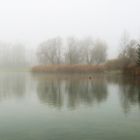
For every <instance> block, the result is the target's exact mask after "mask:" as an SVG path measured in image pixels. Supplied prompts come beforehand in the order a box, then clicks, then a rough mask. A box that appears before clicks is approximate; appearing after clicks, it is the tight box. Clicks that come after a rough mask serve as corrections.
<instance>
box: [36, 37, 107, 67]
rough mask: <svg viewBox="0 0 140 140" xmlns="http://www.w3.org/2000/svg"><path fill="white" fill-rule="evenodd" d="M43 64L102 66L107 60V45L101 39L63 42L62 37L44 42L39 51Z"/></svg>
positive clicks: (38, 55) (73, 39)
mask: <svg viewBox="0 0 140 140" xmlns="http://www.w3.org/2000/svg"><path fill="white" fill-rule="evenodd" d="M37 57H38V60H39V63H41V64H45V65H47V64H101V63H104V62H105V61H106V59H107V43H106V42H105V41H103V40H101V39H98V40H93V39H92V38H84V39H77V38H74V37H71V38H68V39H66V40H63V39H62V38H60V37H56V38H52V39H48V40H46V41H44V42H42V43H41V44H40V45H39V47H38V50H37Z"/></svg>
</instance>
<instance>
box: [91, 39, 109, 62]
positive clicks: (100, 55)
mask: <svg viewBox="0 0 140 140" xmlns="http://www.w3.org/2000/svg"><path fill="white" fill-rule="evenodd" d="M106 58H107V44H106V43H105V42H104V41H102V40H96V41H95V44H94V48H93V49H92V50H91V62H92V64H101V63H104V62H105V61H106Z"/></svg>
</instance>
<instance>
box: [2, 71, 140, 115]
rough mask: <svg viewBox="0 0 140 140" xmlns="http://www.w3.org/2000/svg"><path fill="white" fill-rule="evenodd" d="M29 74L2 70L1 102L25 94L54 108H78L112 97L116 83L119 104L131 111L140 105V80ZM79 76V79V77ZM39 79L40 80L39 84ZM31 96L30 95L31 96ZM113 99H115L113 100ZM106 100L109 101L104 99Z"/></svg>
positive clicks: (21, 96) (126, 110) (125, 110)
mask: <svg viewBox="0 0 140 140" xmlns="http://www.w3.org/2000/svg"><path fill="white" fill-rule="evenodd" d="M29 77H30V74H29V73H15V72H13V73H12V72H11V73H8V72H7V73H1V74H0V101H2V100H6V99H10V98H18V99H19V98H20V99H22V98H23V97H25V94H26V95H27V94H29V93H30V94H31V93H32V94H31V95H33V99H34V98H35V97H36V96H34V95H37V98H38V99H39V101H41V103H46V104H48V105H51V106H53V107H57V108H62V107H64V106H65V107H68V108H72V109H74V108H76V107H78V106H80V105H89V106H90V105H93V103H95V104H97V103H102V102H103V101H106V99H107V97H108V96H109V97H108V98H112V96H110V95H111V93H109V91H108V90H107V89H108V88H110V86H111V85H112V84H113V85H116V86H115V89H114V90H115V91H114V92H115V93H116V94H117V95H119V97H120V98H119V99H117V100H118V101H119V103H121V107H122V108H123V110H124V112H125V113H127V112H129V111H130V109H131V108H132V107H135V106H140V86H139V85H140V80H139V79H137V80H136V79H131V78H129V79H128V78H123V77H112V76H111V77H109V76H108V77H104V76H100V77H98V76H94V77H93V78H92V79H88V78H87V77H86V76H85V77H86V78H85V77H81V76H79V75H78V76H77V77H76V76H67V77H64V78H63V76H60V77H61V78H60V77H59V78H58V77H57V76H52V77H53V78H52V77H51V78H50V77H49V76H43V78H42V77H41V76H40V75H39V76H37V79H38V80H35V77H30V78H29ZM75 77H76V78H75ZM36 82H37V83H36ZM27 97H28V96H27ZM111 100H112V99H111ZM104 103H105V102H104Z"/></svg>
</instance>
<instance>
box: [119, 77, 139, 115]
mask: <svg viewBox="0 0 140 140" xmlns="http://www.w3.org/2000/svg"><path fill="white" fill-rule="evenodd" d="M119 85H120V86H119V87H120V100H121V103H122V107H123V109H124V111H125V113H127V112H128V111H129V110H130V108H131V107H132V106H133V105H139V106H140V86H139V83H138V81H137V80H136V79H129V80H128V79H123V80H122V82H121V84H119Z"/></svg>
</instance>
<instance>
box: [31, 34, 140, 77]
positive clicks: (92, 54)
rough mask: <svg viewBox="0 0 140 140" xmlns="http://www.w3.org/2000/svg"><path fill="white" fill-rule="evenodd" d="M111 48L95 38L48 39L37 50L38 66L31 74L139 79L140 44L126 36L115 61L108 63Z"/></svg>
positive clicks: (122, 39) (120, 44)
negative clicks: (72, 74) (68, 73)
mask: <svg viewBox="0 0 140 140" xmlns="http://www.w3.org/2000/svg"><path fill="white" fill-rule="evenodd" d="M107 49H108V45H107V43H106V42H105V41H103V40H101V39H100V40H99V39H98V40H93V39H92V38H84V39H76V38H74V37H73V38H68V39H67V40H65V41H63V40H62V39H61V38H59V37H57V38H52V39H48V40H47V41H44V42H43V43H41V44H40V45H39V47H38V50H37V57H38V60H39V65H37V66H34V67H33V68H32V72H49V73H50V72H59V73H61V72H66V73H67V72H72V73H73V72H76V73H85V72H86V73H88V72H89V73H103V72H110V73H112V72H113V73H117V74H118V73H122V74H130V75H133V76H136V75H140V45H139V41H138V40H135V39H130V38H129V35H128V34H127V33H124V34H123V35H122V37H121V40H120V43H119V53H118V55H117V57H116V58H114V59H108V57H107Z"/></svg>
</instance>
